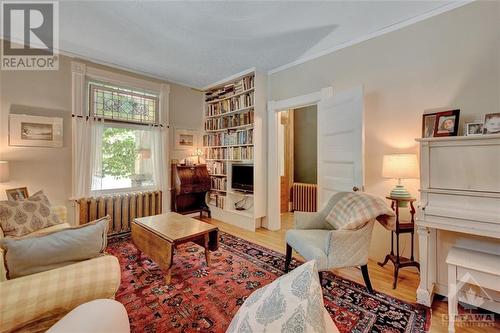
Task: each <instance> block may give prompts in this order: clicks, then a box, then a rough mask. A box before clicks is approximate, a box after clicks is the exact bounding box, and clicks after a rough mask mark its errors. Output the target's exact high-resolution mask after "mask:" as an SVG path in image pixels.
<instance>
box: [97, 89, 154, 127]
mask: <svg viewBox="0 0 500 333" xmlns="http://www.w3.org/2000/svg"><path fill="white" fill-rule="evenodd" d="M98 91H103V92H109V93H111V94H118V95H128V96H130V97H132V98H133V97H137V98H140V99H145V100H150V101H153V102H154V119H152V121H147V120H146V121H144V120H135V119H124V117H120V114H124V113H120V112H114V111H113V110H112V111H111V112H112V115H111V116H107V115H104V114H97V113H96V92H98ZM88 92H89V98H88V103H89V104H88V105H89V114H90V116H91V117H94V118H98V119H101V118H102V119H104V120H105V121H106V122H117V123H129V124H136V125H148V126H150V125H155V126H157V125H159V124H160V122H159V104H160V99H159V96H158V95H155V94H151V93H147V92H144V93H142V92H139V91H134V90H132V89H127V88H122V87H119V86H114V85H110V84H105V83H99V82H89V84H88ZM115 113H116V114H117V116H116V117H114V116H113V114H115ZM133 116H134V115H132V117H133Z"/></svg>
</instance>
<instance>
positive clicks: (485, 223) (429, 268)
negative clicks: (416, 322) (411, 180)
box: [416, 134, 500, 312]
mask: <svg viewBox="0 0 500 333" xmlns="http://www.w3.org/2000/svg"><path fill="white" fill-rule="evenodd" d="M417 141H418V142H419V143H420V173H421V174H420V177H421V179H420V191H421V193H420V203H419V205H418V209H417V218H416V228H417V235H418V242H419V257H420V258H419V260H420V285H419V287H418V289H417V302H418V303H420V304H423V305H426V306H431V304H432V299H433V294H434V293H438V294H440V295H446V294H447V290H446V289H447V286H446V283H447V276H446V263H445V259H446V255H447V251H448V249H449V248H450V247H451V246H456V245H459V246H461V247H465V248H470V249H475V250H479V251H483V252H490V253H494V254H500V135H497V134H494V135H493V134H490V135H481V136H462V137H440V138H426V139H417ZM498 264H499V265H500V262H499V263H498ZM488 295H489V297H488V299H485V300H484V305H483V306H482V307H484V308H487V309H488V310H491V311H494V312H499V310H500V295H498V293H495V292H494V291H492V292H491V294H490V293H488ZM491 295H493V296H491ZM491 298H493V300H492V299H491Z"/></svg>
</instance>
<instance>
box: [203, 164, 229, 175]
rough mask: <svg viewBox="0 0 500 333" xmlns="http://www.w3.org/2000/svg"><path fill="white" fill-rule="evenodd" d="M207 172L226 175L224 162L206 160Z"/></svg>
mask: <svg viewBox="0 0 500 333" xmlns="http://www.w3.org/2000/svg"><path fill="white" fill-rule="evenodd" d="M207 169H208V173H209V174H211V175H227V173H226V163H223V162H219V161H208V162H207Z"/></svg>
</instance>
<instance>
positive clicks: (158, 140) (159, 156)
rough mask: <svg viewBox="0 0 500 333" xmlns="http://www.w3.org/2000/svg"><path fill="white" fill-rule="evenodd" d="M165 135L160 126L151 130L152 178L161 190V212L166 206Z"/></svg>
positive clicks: (166, 169) (166, 166)
mask: <svg viewBox="0 0 500 333" xmlns="http://www.w3.org/2000/svg"><path fill="white" fill-rule="evenodd" d="M166 143H167V135H166V129H164V128H163V127H161V126H156V127H153V128H152V131H151V159H152V162H153V180H154V183H155V186H156V188H157V189H158V190H160V191H162V207H163V212H166V211H167V208H168V197H169V196H168V191H169V189H168V172H169V171H168V170H169V169H168V165H167V160H166V156H167V151H166V149H167V147H168V146H167V144H166Z"/></svg>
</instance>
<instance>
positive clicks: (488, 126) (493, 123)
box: [483, 113, 500, 134]
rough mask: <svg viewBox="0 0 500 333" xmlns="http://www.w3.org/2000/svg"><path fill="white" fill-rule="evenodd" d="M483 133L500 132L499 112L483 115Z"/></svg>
mask: <svg viewBox="0 0 500 333" xmlns="http://www.w3.org/2000/svg"><path fill="white" fill-rule="evenodd" d="M483 128H484V129H483V133H484V134H498V133H500V113H490V114H487V115H486V116H485V117H484V127H483Z"/></svg>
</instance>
